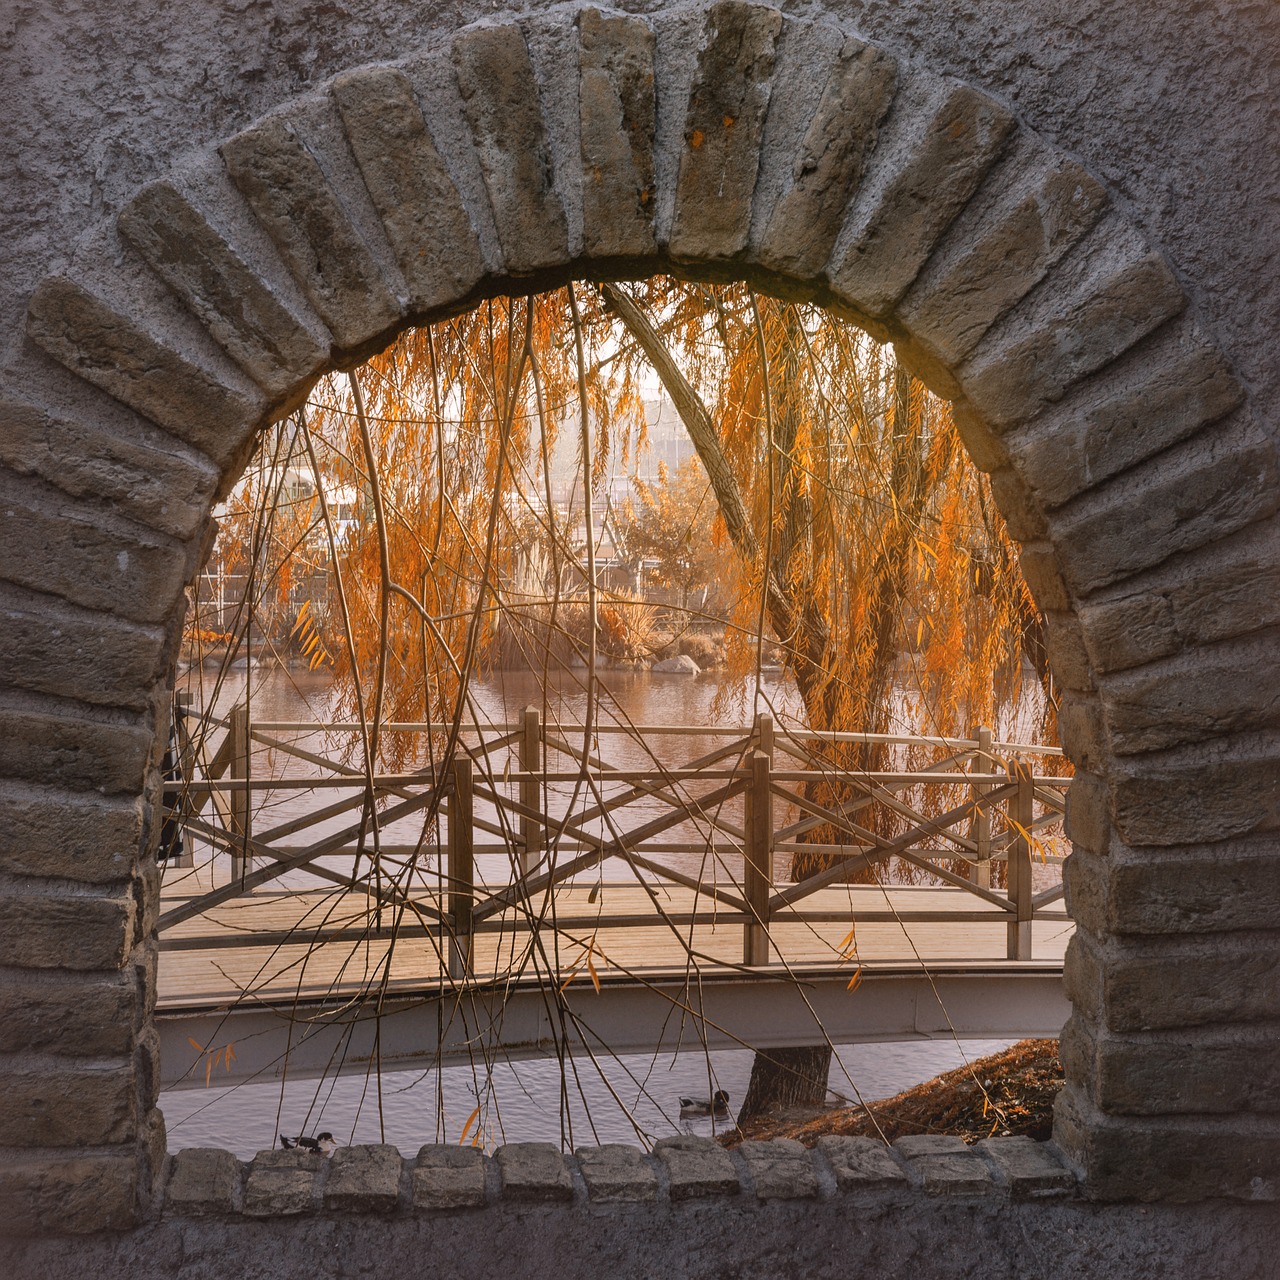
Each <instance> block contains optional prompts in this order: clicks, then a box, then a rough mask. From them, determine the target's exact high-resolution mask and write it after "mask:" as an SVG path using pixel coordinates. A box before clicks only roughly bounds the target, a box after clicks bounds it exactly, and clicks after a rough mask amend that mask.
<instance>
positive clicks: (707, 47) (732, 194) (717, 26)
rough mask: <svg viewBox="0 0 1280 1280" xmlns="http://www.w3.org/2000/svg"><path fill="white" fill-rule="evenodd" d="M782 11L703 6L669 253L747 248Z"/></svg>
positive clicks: (728, 253)
mask: <svg viewBox="0 0 1280 1280" xmlns="http://www.w3.org/2000/svg"><path fill="white" fill-rule="evenodd" d="M781 29H782V15H781V14H780V13H779V12H778V11H777V10H776V9H770V8H766V7H764V6H763V5H751V4H740V3H737V2H736V0H722V2H721V3H718V4H714V5H712V7H711V8H710V9H709V10H708V11H707V20H706V28H705V31H704V35H703V43H702V47H701V48H700V49H699V51H698V67H697V71H696V72H695V73H694V78H693V87H692V89H691V90H690V94H689V105H688V108H687V111H686V114H685V124H684V149H683V151H682V152H681V154H680V171H679V176H678V177H677V179H676V203H675V217H674V220H673V222H672V225H671V238H670V245H669V248H670V251H671V254H672V256H673V257H676V258H683V259H687V260H697V261H701V260H705V259H710V258H731V257H734V256H735V255H736V254H739V253H741V252H742V250H743V249H745V248H746V247H747V240H748V237H749V235H750V232H751V197H752V193H753V192H754V191H755V185H756V175H757V173H758V172H759V169H760V137H761V134H762V132H763V130H764V121H765V114H766V112H767V111H768V107H769V91H770V81H771V78H772V76H773V65H774V45H775V42H776V41H777V39H778V33H779V31H780V30H781Z"/></svg>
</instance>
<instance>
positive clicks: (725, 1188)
mask: <svg viewBox="0 0 1280 1280" xmlns="http://www.w3.org/2000/svg"><path fill="white" fill-rule="evenodd" d="M653 1149H654V1154H655V1155H657V1157H658V1159H659V1160H661V1161H662V1163H663V1164H664V1165H665V1166H666V1168H667V1177H668V1180H669V1188H670V1190H669V1194H670V1196H671V1199H672V1200H693V1199H695V1198H697V1197H700V1196H724V1195H737V1194H738V1192H739V1191H740V1190H741V1186H740V1184H739V1182H738V1171H737V1170H736V1169H735V1168H734V1167H733V1161H732V1160H731V1159H730V1158H729V1153H728V1152H727V1151H726V1150H725V1149H724V1148H723V1147H722V1146H721V1145H720V1144H719V1143H718V1142H716V1141H715V1140H714V1139H712V1138H695V1137H693V1136H692V1135H689V1134H679V1135H677V1136H676V1137H672V1138H660V1139H659V1140H658V1141H657V1142H656V1143H655V1144H654V1148H653Z"/></svg>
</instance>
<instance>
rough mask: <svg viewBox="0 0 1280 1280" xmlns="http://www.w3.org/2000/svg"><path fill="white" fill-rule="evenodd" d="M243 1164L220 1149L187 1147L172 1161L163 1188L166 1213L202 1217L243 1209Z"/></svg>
mask: <svg viewBox="0 0 1280 1280" xmlns="http://www.w3.org/2000/svg"><path fill="white" fill-rule="evenodd" d="M240 1194H241V1190H240V1162H239V1161H238V1160H237V1159H236V1158H235V1156H233V1155H232V1154H231V1152H230V1151H221V1150H219V1149H218V1148H217V1147H188V1148H186V1149H185V1150H183V1151H179V1152H178V1153H177V1155H175V1156H174V1157H173V1164H172V1166H171V1168H170V1170H169V1176H168V1179H167V1180H166V1182H165V1187H164V1204H165V1212H166V1213H168V1214H171V1215H181V1216H192V1217H199V1216H201V1215H202V1214H206V1213H234V1212H235V1211H236V1210H237V1209H238V1208H239V1207H240Z"/></svg>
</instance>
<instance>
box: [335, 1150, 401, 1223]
mask: <svg viewBox="0 0 1280 1280" xmlns="http://www.w3.org/2000/svg"><path fill="white" fill-rule="evenodd" d="M403 1167H404V1162H403V1161H402V1160H401V1158H400V1152H399V1151H397V1150H396V1148H395V1147H391V1146H356V1147H339V1148H338V1149H337V1151H335V1152H334V1153H333V1156H332V1158H331V1159H330V1161H329V1176H328V1178H327V1179H326V1180H325V1185H324V1207H325V1208H326V1209H339V1210H350V1211H352V1212H355V1213H392V1212H394V1210H395V1208H396V1205H397V1204H398V1203H399V1200H400V1174H401V1172H402V1170H403Z"/></svg>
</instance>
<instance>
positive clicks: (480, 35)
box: [453, 23, 569, 275]
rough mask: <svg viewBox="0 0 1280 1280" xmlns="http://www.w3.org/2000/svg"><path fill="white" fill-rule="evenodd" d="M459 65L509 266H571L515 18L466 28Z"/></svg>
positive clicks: (517, 271)
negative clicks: (509, 20) (489, 25)
mask: <svg viewBox="0 0 1280 1280" xmlns="http://www.w3.org/2000/svg"><path fill="white" fill-rule="evenodd" d="M453 62H454V67H455V69H456V73H457V80H458V88H459V90H460V92H461V94H462V104H463V110H464V112H465V113H466V117H467V121H468V123H469V125H470V127H471V132H472V137H473V140H474V142H475V146H476V153H477V156H478V158H479V161H480V169H481V172H482V174H483V175H484V183H485V188H486V190H487V191H488V193H489V203H490V206H491V208H492V210H493V219H494V224H495V226H496V227H497V230H498V239H499V241H500V242H501V245H502V253H503V258H504V261H505V267H506V270H507V271H509V272H510V273H511V274H513V275H527V274H531V273H533V272H537V271H541V270H546V269H548V268H551V267H558V266H561V265H563V264H564V263H565V262H567V261H568V258H569V243H568V235H569V231H568V222H567V220H566V218H565V212H564V206H563V205H562V204H561V202H560V196H559V194H558V193H557V191H556V187H555V175H554V172H553V161H552V153H551V147H550V144H549V142H548V139H547V130H546V126H545V124H544V122H543V118H542V107H541V103H540V100H539V92H538V83H537V80H536V78H535V76H534V71H533V61H532V59H531V58H530V56H529V46H528V44H527V43H526V41H525V37H524V34H523V33H522V32H521V30H520V28H519V27H518V26H516V25H515V24H514V23H510V24H506V25H503V26H495V27H473V28H471V29H469V30H466V31H463V32H460V33H459V34H458V36H456V37H455V39H454V42H453Z"/></svg>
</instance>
